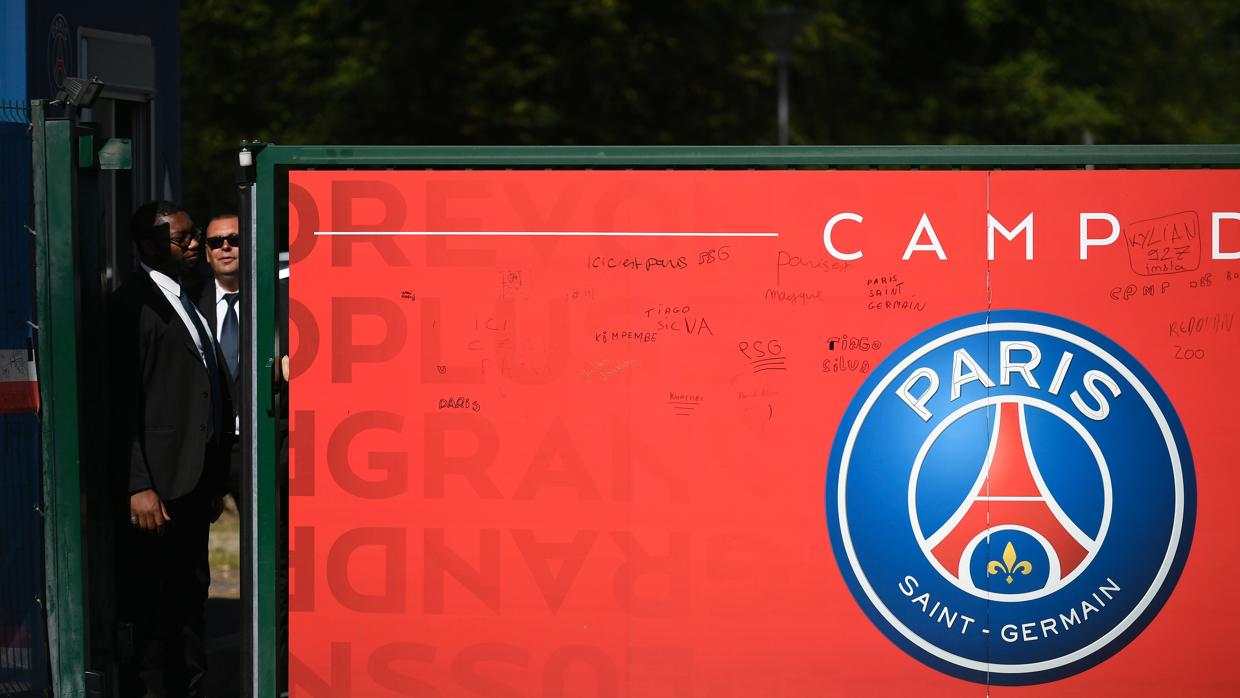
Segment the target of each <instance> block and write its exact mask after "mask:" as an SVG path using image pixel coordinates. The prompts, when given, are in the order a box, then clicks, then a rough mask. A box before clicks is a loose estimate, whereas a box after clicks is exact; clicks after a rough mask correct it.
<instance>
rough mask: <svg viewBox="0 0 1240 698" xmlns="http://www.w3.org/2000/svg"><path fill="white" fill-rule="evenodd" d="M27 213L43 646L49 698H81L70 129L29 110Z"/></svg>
mask: <svg viewBox="0 0 1240 698" xmlns="http://www.w3.org/2000/svg"><path fill="white" fill-rule="evenodd" d="M31 112H32V113H31V116H32V121H33V124H34V133H33V143H34V146H33V168H34V177H33V182H34V209H35V211H34V213H35V216H34V218H35V234H36V236H37V238H36V243H35V244H36V267H37V269H36V298H37V300H36V302H37V308H38V315H37V321H38V328H39V332H38V357H37V358H38V366H39V392H40V396H39V397H40V400H41V402H42V405H43V409H42V445H43V515H44V520H43V539H44V559H45V563H44V564H45V569H46V572H45V574H46V588H47V598H46V602H47V603H46V611H47V634H48V645H49V650H50V654H51V657H50V658H51V672H52V688H53V692H54V694H55V695H56V696H61V697H69V696H73V697H78V696H83V695H85V692H86V688H85V669H86V628H85V617H86V615H85V599H84V595H83V589H84V587H83V566H82V558H83V556H82V519H81V496H82V490H81V474H80V455H81V454H80V451H79V438H78V346H77V342H78V332H77V327H78V323H77V320H78V316H77V308H78V303H77V255H76V252H75V248H76V246H75V244H74V230H75V225H76V220H75V219H76V216H77V196H76V177H77V162H76V160H77V152H76V149H75V147H74V134H73V124H72V123H70V122H69V121H68V120H52V121H49V120H47V119H45V116H44V104H43V102H42V101H35V102H34V103H33V105H32V110H31Z"/></svg>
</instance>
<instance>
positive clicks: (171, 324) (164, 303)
mask: <svg viewBox="0 0 1240 698" xmlns="http://www.w3.org/2000/svg"><path fill="white" fill-rule="evenodd" d="M143 276H145V277H146V288H147V294H148V295H149V296H150V303H151V307H152V309H154V310H155V311H156V312H157V313H158V314H159V316H160V318H162V319H163V321H164V325H165V328H166V329H165V330H164V331H165V332H171V333H172V334H173V335H174V336H179V337H180V338H181V344H183V345H184V346H185V348H186V349H188V350H189V351H190V353H191V354H192V355H193V357H194V359H195V360H196V361H197V362H198V363H199V364H202V355H201V354H199V353H198V345H197V344H196V343H195V342H194V338H193V336H192V335H190V333H189V332H190V330H189V328H188V327H186V326H185V322H184V321H183V320H181V314H180V313H178V312H177V309H176V308H174V307H172V303H171V302H170V301H169V300H168V297H167V296H165V295H164V292H163V290H162V289H161V288H160V287H159V285H158V284H156V283H155V280H154V279H152V278H151V276H150V274H143ZM202 370H203V371H206V370H207V367H206V366H203V367H202Z"/></svg>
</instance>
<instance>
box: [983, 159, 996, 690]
mask: <svg viewBox="0 0 1240 698" xmlns="http://www.w3.org/2000/svg"><path fill="white" fill-rule="evenodd" d="M991 174H992V170H986V216H987V218H986V228H987V238H989V236H990V233H989V229H990V215H991V213H990V176H991ZM990 257H991V255H989V254H987V255H986V372H987V374H989V375H992V376H993V375H994V371H993V370H991V369H992V367H991V365H990V312H991V309H992V305H991V286H990V267H991V259H990ZM991 390H992V388H986V393H987V395H986V396H987V397H990V393H991ZM984 409H985V410H986V434H985V438H986V439H987V447H989V445H990V441H989V440H990V438H991V431H992V430H993V425H992V424H991V423H990V408H989V407H986V408H984ZM995 415H996V417H997V416H998V409H996V410H995ZM986 495H987V497H989V495H990V472H989V471H987V473H986ZM986 552H987V554H988V555H989V553H990V499H987V500H986ZM986 559H987V560H990V559H993V558H991V557H987V558H986ZM990 604H991V600H990V575H989V574H987V575H986V630H987V631H989V630H990V629H991V628H990ZM992 635H993V633H990V632H987V634H986V635H985V636H984V637H985V638H986V667H987V670H986V698H990V643H991V641H992V637H991V636H992Z"/></svg>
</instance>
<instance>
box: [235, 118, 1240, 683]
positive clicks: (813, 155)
mask: <svg viewBox="0 0 1240 698" xmlns="http://www.w3.org/2000/svg"><path fill="white" fill-rule="evenodd" d="M240 157H241V160H240V161H239V164H240V165H241V166H242V171H244V172H246V174H247V178H246V179H247V181H246V184H245V185H244V186H242V187H241V215H242V220H241V226H242V229H243V230H247V231H249V234H250V238H249V239H251V240H254V241H255V244H253V245H243V246H242V251H241V255H242V259H241V262H242V287H243V288H244V289H245V293H243V298H247V300H246V306H247V307H246V311H247V313H246V314H247V317H248V325H249V327H250V328H252V329H250V330H245V329H243V334H242V336H243V342H244V343H245V345H246V346H247V347H248V349H249V351H248V358H246V359H245V360H244V363H245V366H244V370H243V381H247V382H246V383H245V384H244V385H245V386H246V387H244V390H245V393H246V394H247V395H250V396H251V399H250V401H249V402H248V403H247V404H246V405H244V406H243V410H242V413H243V414H242V449H243V454H244V456H245V473H246V475H245V477H244V479H245V480H246V484H243V487H245V486H249V487H250V488H251V489H250V492H249V494H247V495H246V497H247V501H248V503H249V506H247V507H246V508H245V509H246V516H245V518H244V519H243V521H242V531H241V535H242V551H243V555H244V556H245V559H244V560H243V564H242V596H243V598H245V599H247V600H248V603H247V606H246V608H245V611H244V613H245V620H244V621H243V628H242V633H243V635H244V636H245V640H244V643H243V647H244V648H245V652H243V662H245V663H246V669H245V671H244V672H243V674H244V675H243V680H242V685H243V686H246V687H247V690H250V691H252V693H251V694H249V695H252V696H253V698H275V696H276V685H275V684H276V676H275V665H274V662H273V661H271V659H272V658H274V657H275V654H276V620H277V619H276V606H277V604H276V598H275V595H276V577H275V575H276V569H275V564H276V560H277V559H279V558H278V556H277V551H276V549H275V547H276V541H277V538H276V526H278V525H279V522H278V518H277V516H276V505H277V502H276V496H277V495H276V492H277V490H276V477H278V476H279V474H278V473H277V472H276V454H275V448H276V442H275V438H276V434H275V425H274V394H273V384H274V381H273V380H272V379H271V378H270V377H271V376H274V373H275V371H276V370H277V369H276V361H277V356H276V351H275V326H274V317H275V302H276V299H275V293H276V284H277V282H276V278H277V249H276V244H277V243H276V241H277V240H278V239H279V238H278V236H277V232H278V228H277V222H278V221H282V222H283V224H284V225H287V211H283V212H281V211H277V209H276V206H277V195H278V194H279V193H280V192H281V190H282V186H285V185H287V175H288V172H290V171H293V170H315V169H479V168H497V169H530V168H537V169H544V168H556V169H722V168H727V169H759V168H760V169H835V168H839V169H875V168H884V169H916V168H926V169H961V168H967V169H974V168H990V169H999V168H1012V169H1040V168H1091V169H1092V168H1166V167H1229V168H1230V167H1237V166H1240V145H1235V144H1232V145H1144V146H1126V145H1100V146H815V147H798V146H754V147H750V146H712V147H680V146H622V147H591V146H559V147H526V146H492V147H455V146H401V147H388V146H275V145H268V144H265V143H260V142H243V143H242V144H241V151H240ZM250 162H252V163H253V164H252V165H250V164H249V163H250ZM243 324H246V323H243ZM263 415H266V416H267V417H268V418H263ZM249 551H253V552H255V553H257V554H249Z"/></svg>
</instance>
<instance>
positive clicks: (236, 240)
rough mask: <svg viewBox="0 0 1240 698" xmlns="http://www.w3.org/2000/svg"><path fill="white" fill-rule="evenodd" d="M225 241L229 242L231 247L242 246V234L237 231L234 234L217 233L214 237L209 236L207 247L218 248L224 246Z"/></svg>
mask: <svg viewBox="0 0 1240 698" xmlns="http://www.w3.org/2000/svg"><path fill="white" fill-rule="evenodd" d="M225 242H227V243H228V246H229V247H240V246H241V236H240V235H238V234H237V233H233V234H232V235H217V236H215V237H213V238H207V247H210V248H211V249H213V250H218V249H220V248H221V247H223V246H224V243H225Z"/></svg>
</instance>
